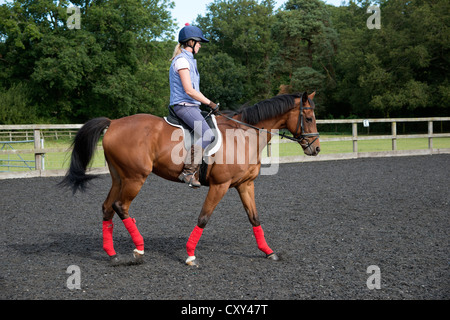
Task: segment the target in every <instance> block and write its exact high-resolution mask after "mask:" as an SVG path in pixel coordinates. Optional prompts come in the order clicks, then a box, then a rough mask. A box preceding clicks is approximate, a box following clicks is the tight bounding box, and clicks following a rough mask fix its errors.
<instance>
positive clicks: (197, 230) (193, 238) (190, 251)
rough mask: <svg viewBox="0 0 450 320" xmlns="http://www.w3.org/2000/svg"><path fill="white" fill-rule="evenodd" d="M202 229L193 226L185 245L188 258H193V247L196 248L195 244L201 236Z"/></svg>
mask: <svg viewBox="0 0 450 320" xmlns="http://www.w3.org/2000/svg"><path fill="white" fill-rule="evenodd" d="M202 233H203V229H202V228H200V227H199V226H195V228H194V230H192V232H191V235H190V236H189V239H188V242H187V244H186V251H187V254H188V256H190V257H191V256H193V255H194V252H195V247H197V243H198V241H199V240H200V237H201V236H202Z"/></svg>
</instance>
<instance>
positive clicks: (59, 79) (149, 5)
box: [0, 0, 173, 122]
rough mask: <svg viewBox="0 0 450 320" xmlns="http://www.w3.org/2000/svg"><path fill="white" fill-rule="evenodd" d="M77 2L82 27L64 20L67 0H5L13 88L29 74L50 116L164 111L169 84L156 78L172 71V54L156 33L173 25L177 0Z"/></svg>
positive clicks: (0, 14) (5, 50) (74, 118)
mask: <svg viewBox="0 0 450 320" xmlns="http://www.w3.org/2000/svg"><path fill="white" fill-rule="evenodd" d="M72 3H73V4H75V5H77V6H79V7H80V9H81V15H80V16H81V24H80V25H81V29H69V28H68V27H67V25H66V21H67V19H68V18H69V15H70V14H67V7H68V6H69V4H70V3H69V2H68V1H52V0H40V1H25V0H15V1H13V3H12V4H5V5H2V6H1V7H0V8H1V10H0V19H1V21H2V23H1V24H0V34H1V35H2V36H3V39H4V41H3V42H2V43H0V54H1V56H2V60H1V62H2V64H1V65H0V70H1V71H0V76H1V78H0V83H1V84H2V85H3V86H4V87H6V88H9V87H10V86H11V85H12V83H13V82H12V80H14V81H16V80H19V81H20V80H26V81H28V82H29V86H30V98H31V100H30V101H33V103H34V104H35V105H36V106H37V110H38V113H39V115H40V116H41V117H42V118H46V119H48V120H47V121H51V122H79V121H85V120H87V119H89V118H91V117H94V116H100V115H102V116H109V117H112V118H117V117H121V116H125V115H130V114H133V113H136V112H155V113H161V110H162V105H167V103H168V99H167V92H168V89H167V90H164V89H162V90H161V91H160V92H159V91H156V89H161V85H159V83H158V84H156V85H155V82H156V81H155V80H154V79H155V78H156V79H159V82H161V80H163V79H164V80H165V79H166V78H167V76H166V74H167V73H166V72H167V71H168V68H167V67H166V65H167V64H168V63H167V60H168V59H167V56H168V54H167V50H165V49H164V46H161V45H160V44H159V43H158V42H157V41H156V39H157V38H161V37H164V36H165V34H166V32H169V31H170V30H172V28H173V23H172V20H171V17H170V13H169V12H168V8H169V7H171V6H172V4H171V2H169V1H167V0H163V1H150V0H111V1H72ZM155 53H160V54H159V55H158V54H156V55H155ZM163 73H164V76H162V75H163ZM147 77H148V79H146V78H147ZM163 83H164V81H163ZM167 86H168V80H166V81H165V86H164V87H167Z"/></svg>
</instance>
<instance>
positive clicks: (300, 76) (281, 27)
mask: <svg viewBox="0 0 450 320" xmlns="http://www.w3.org/2000/svg"><path fill="white" fill-rule="evenodd" d="M283 9H284V10H280V11H279V12H278V13H277V15H276V21H275V23H274V26H273V35H274V40H275V41H277V43H278V51H277V53H276V55H275V56H274V59H273V60H272V64H271V69H272V73H273V75H274V77H275V78H277V79H278V81H277V82H275V83H276V84H277V86H280V85H283V87H284V88H285V89H284V90H285V91H286V90H287V91H289V92H299V91H306V90H307V91H313V90H317V89H318V90H322V89H325V88H326V87H327V86H329V85H332V84H333V81H334V71H333V66H332V58H333V56H334V54H335V51H336V45H337V34H336V32H335V31H334V29H333V28H332V25H331V22H330V19H331V18H330V13H329V11H328V9H327V6H326V5H325V4H324V3H323V2H322V1H320V0H289V1H288V2H286V3H285V5H284V8H283ZM286 88H287V89H286ZM274 89H275V90H276V89H278V87H276V88H274Z"/></svg>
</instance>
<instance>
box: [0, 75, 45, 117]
mask: <svg viewBox="0 0 450 320" xmlns="http://www.w3.org/2000/svg"><path fill="white" fill-rule="evenodd" d="M37 120H38V119H37V117H36V108H35V107H33V106H31V99H30V90H29V89H28V88H27V86H26V85H25V84H24V83H18V84H13V85H12V86H11V87H10V88H9V89H8V90H4V89H3V88H0V124H29V123H34V122H35V121H37Z"/></svg>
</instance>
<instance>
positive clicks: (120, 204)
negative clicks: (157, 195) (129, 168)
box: [112, 177, 145, 260]
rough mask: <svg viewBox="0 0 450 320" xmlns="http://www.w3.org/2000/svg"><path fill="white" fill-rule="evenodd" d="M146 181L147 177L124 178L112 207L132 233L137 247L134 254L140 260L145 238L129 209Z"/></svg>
mask: <svg viewBox="0 0 450 320" xmlns="http://www.w3.org/2000/svg"><path fill="white" fill-rule="evenodd" d="M144 182H145V177H143V178H139V179H122V180H121V187H120V192H119V196H118V198H117V200H116V201H115V202H114V203H113V204H112V208H113V209H114V211H115V212H116V213H117V215H118V216H119V217H120V219H122V222H123V224H124V225H125V228H126V229H127V230H128V232H129V233H130V235H131V239H132V240H133V243H134V245H135V246H136V249H135V250H134V252H133V254H134V257H135V259H136V260H140V259H141V258H142V256H143V255H144V238H143V237H142V236H141V234H140V232H139V230H138V228H137V226H136V220H135V219H133V218H131V217H130V215H129V213H128V210H129V208H130V205H131V202H132V201H133V199H134V198H135V197H136V196H137V194H138V193H139V190H141V187H142V185H143V184H144Z"/></svg>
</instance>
